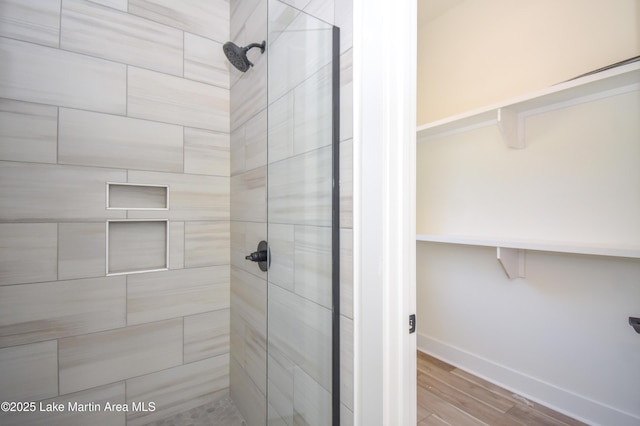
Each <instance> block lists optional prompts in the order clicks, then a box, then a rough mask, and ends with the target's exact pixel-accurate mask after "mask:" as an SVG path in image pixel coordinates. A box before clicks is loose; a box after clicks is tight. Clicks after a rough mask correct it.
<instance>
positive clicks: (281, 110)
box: [268, 91, 294, 163]
mask: <svg viewBox="0 0 640 426" xmlns="http://www.w3.org/2000/svg"><path fill="white" fill-rule="evenodd" d="M293 93H294V92H293V91H292V92H288V93H287V94H285V95H284V96H282V97H281V98H280V99H278V100H277V101H275V102H273V103H272V104H270V105H269V131H268V134H269V163H273V162H275V161H279V160H283V159H285V158H289V157H291V156H292V155H293V153H294V151H293V143H294V132H293V130H294V121H293V120H294V107H293V105H294V104H293V100H294V97H293Z"/></svg>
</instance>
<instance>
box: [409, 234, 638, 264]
mask: <svg viewBox="0 0 640 426" xmlns="http://www.w3.org/2000/svg"><path fill="white" fill-rule="evenodd" d="M416 241H427V242H435V243H447V244H463V245H470V246H484V247H496V248H502V249H520V250H535V251H550V252H557V253H576V254H589V255H594V256H612V257H630V258H635V259H639V258H640V246H609V245H596V244H577V243H576V244H573V243H564V242H551V241H541V240H503V239H493V238H476V237H463V236H451V235H433V234H419V235H417V236H416Z"/></svg>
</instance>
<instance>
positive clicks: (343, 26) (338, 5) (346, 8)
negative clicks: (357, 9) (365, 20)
mask: <svg viewBox="0 0 640 426" xmlns="http://www.w3.org/2000/svg"><path fill="white" fill-rule="evenodd" d="M335 14H336V23H335V24H336V26H338V27H340V53H341V54H342V53H344V52H346V51H347V50H349V49H351V48H352V47H353V1H352V0H347V1H342V0H338V1H336V2H335Z"/></svg>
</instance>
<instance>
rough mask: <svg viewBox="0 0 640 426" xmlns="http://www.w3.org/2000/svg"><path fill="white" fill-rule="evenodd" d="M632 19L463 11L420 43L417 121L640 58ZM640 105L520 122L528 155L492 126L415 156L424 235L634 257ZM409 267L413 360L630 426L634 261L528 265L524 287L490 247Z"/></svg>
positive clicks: (613, 5)
mask: <svg viewBox="0 0 640 426" xmlns="http://www.w3.org/2000/svg"><path fill="white" fill-rule="evenodd" d="M639 11H640V2H639V1H637V0H618V1H613V2H606V3H605V2H599V1H573V0H571V1H570V0H564V1H561V2H558V1H540V2H525V1H511V0H509V1H507V0H491V1H485V2H478V1H473V0H467V1H465V2H462V3H460V4H458V5H457V6H455V7H454V8H452V9H450V10H448V11H447V12H446V13H444V14H442V15H440V16H438V17H437V18H436V19H434V20H432V21H429V22H427V23H426V24H425V26H423V27H422V28H421V30H420V31H419V39H418V40H419V44H418V48H419V55H418V62H419V65H418V93H419V96H418V123H425V122H427V121H432V120H435V119H438V118H442V117H446V116H449V115H451V114H456V113H461V112H464V111H467V110H470V109H473V108H477V107H480V106H483V105H485V104H490V103H495V102H498V101H501V100H505V99H508V98H511V97H514V96H517V95H521V94H525V93H528V92H530V91H533V90H536V89H540V88H543V87H547V86H550V85H552V84H554V83H557V82H560V81H563V80H566V79H568V78H571V77H573V76H576V75H578V74H581V73H584V72H587V71H590V70H593V69H595V68H599V67H601V66H605V65H607V64H610V63H612V62H616V61H620V60H623V59H626V58H629V57H632V56H636V55H638V54H640V37H639V34H638V28H639V26H638V23H639V22H640V21H639ZM463 28H464V31H462V30H461V29H463ZM596 28H597V29H598V30H597V31H594V29H596ZM639 93H640V92H638V91H637V90H636V91H634V92H631V93H628V94H626V95H620V96H615V97H610V98H606V99H603V100H600V101H598V102H597V103H594V104H583V105H579V106H574V107H571V108H567V109H563V110H558V111H554V112H551V113H548V114H545V115H539V116H533V117H530V118H529V119H528V121H527V125H526V128H527V135H526V138H527V147H526V148H524V149H523V150H513V149H509V148H506V147H505V146H504V144H503V143H502V142H501V141H500V139H499V138H496V137H495V136H497V130H496V129H495V128H491V127H489V128H485V129H481V130H476V131H474V132H470V133H469V134H466V135H465V136H464V137H463V136H462V135H456V136H451V137H447V138H443V139H440V140H432V141H428V142H421V143H420V144H419V147H418V150H419V159H418V189H417V190H418V219H417V226H418V233H446V234H456V233H457V234H475V235H483V236H488V237H505V238H509V237H520V238H536V237H538V238H542V239H548V238H557V239H559V240H573V241H581V242H589V241H592V242H598V243H612V244H621V245H622V244H628V245H636V246H637V245H638V243H639V242H640V234H639V232H640V228H639V226H640V224H639V221H638V217H639V215H638V211H639V210H638V209H640V204H639V203H640V200H639V199H638V196H637V194H638V193H639V190H638V188H639V187H640V176H639V175H638V172H637V170H638V167H637V165H638V159H639V158H640V155H639V153H638V144H637V141H638V140H639V139H640V129H639V126H638V123H637V120H636V119H635V117H637V116H638V111H639V105H640V95H639ZM603 113H604V114H605V117H606V118H605V120H601V121H596V120H595V119H594V117H602V114H603ZM594 114H595V115H594ZM573 120H576V121H573ZM563 129H564V130H563ZM625 129H626V130H625ZM552 130H553V132H552ZM558 132H559V133H558ZM559 135H560V136H559ZM423 144H427V145H423ZM509 197H511V198H509ZM501 213H502V214H501ZM417 256H418V261H417V264H418V269H417V281H418V284H417V301H418V311H417V314H418V332H419V338H418V347H419V348H420V349H422V350H425V351H427V352H430V353H432V354H434V355H436V356H439V357H441V358H443V359H445V360H447V361H449V362H451V363H453V364H455V365H458V366H460V367H462V368H464V369H467V370H470V371H472V372H474V373H476V374H478V375H480V376H483V377H485V378H488V379H489V380H492V381H495V382H497V383H499V384H502V385H503V386H506V387H508V388H510V389H512V390H514V391H515V392H518V393H520V394H523V395H525V396H527V397H529V398H531V399H534V400H537V401H540V402H543V403H545V404H546V405H548V406H551V407H553V408H555V409H557V410H560V411H563V412H566V413H568V414H570V415H573V416H575V417H578V418H581V419H583V420H586V421H588V422H589V423H592V424H602V425H605V424H607V425H609V424H617V425H638V424H640V394H639V393H638V383H640V368H639V367H638V365H637V362H636V361H634V359H635V358H636V357H637V354H638V353H639V351H640V336H639V335H637V334H636V333H635V332H634V331H633V329H632V328H631V327H630V326H629V325H628V323H627V319H628V317H629V316H638V315H640V261H638V260H637V259H625V258H614V257H602V256H586V255H572V254H557V253H555V254H554V253H547V252H534V251H528V252H527V253H526V265H525V266H526V278H523V279H517V280H509V279H508V278H507V277H506V276H505V275H504V273H503V271H502V269H501V267H500V265H499V264H498V263H497V261H496V260H495V256H496V253H495V249H492V248H483V247H470V246H452V245H446V244H436V243H423V242H421V243H418V248H417Z"/></svg>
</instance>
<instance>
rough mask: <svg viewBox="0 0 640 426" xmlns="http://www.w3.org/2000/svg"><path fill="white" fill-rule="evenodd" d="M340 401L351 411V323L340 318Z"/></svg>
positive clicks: (342, 317) (349, 320) (347, 319)
mask: <svg viewBox="0 0 640 426" xmlns="http://www.w3.org/2000/svg"><path fill="white" fill-rule="evenodd" d="M340 401H341V402H342V403H343V404H345V405H346V406H347V408H349V409H350V410H352V411H353V321H352V320H351V319H349V318H346V317H344V316H340Z"/></svg>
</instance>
